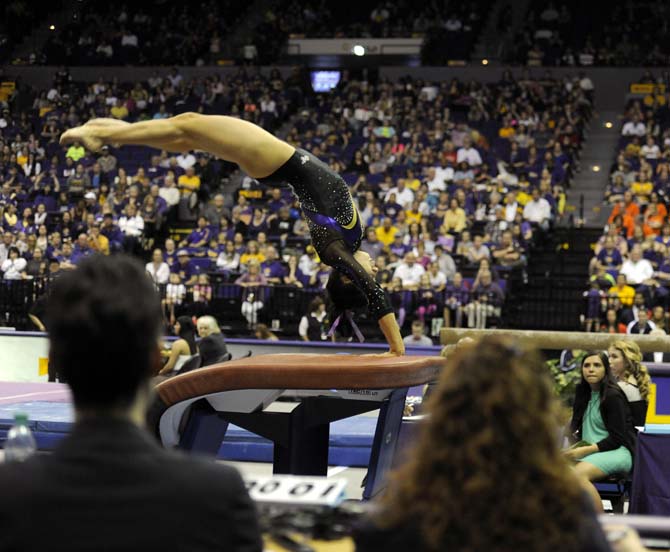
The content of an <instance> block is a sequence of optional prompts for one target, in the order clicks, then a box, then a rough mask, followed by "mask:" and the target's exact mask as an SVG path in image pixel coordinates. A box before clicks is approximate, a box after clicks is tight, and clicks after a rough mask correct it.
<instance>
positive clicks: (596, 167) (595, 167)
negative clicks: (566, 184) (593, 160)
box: [591, 165, 600, 172]
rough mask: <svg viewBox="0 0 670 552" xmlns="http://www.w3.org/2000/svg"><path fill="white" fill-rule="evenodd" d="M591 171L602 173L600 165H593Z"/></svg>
mask: <svg viewBox="0 0 670 552" xmlns="http://www.w3.org/2000/svg"><path fill="white" fill-rule="evenodd" d="M591 170H592V171H593V172H600V165H593V167H591Z"/></svg>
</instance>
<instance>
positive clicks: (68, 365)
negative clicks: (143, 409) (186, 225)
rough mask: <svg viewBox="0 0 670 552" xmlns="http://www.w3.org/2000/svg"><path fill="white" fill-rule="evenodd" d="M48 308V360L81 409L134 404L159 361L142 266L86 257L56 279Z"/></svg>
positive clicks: (153, 299)
mask: <svg viewBox="0 0 670 552" xmlns="http://www.w3.org/2000/svg"><path fill="white" fill-rule="evenodd" d="M47 314H48V318H49V321H50V327H49V342H50V350H49V362H50V363H52V365H53V368H54V369H55V371H56V373H58V374H59V376H60V377H61V378H62V379H65V380H66V381H67V382H68V384H69V386H70V388H71V389H72V395H73V398H74V403H75V407H76V408H77V409H78V410H80V411H82V410H83V411H87V412H94V411H110V410H118V409H124V408H129V407H131V406H132V405H134V403H135V401H136V399H137V397H138V391H139V390H140V389H142V388H144V389H147V390H148V386H147V383H148V380H149V377H150V376H151V375H152V374H153V373H154V371H155V368H156V366H155V365H156V364H157V363H159V362H160V360H159V353H158V338H159V336H160V331H161V312H160V303H159V298H158V296H157V294H156V292H155V290H154V288H153V285H152V283H151V281H150V280H149V279H148V278H147V277H146V273H145V271H144V267H143V266H142V265H141V264H140V263H138V262H137V261H136V260H134V259H132V258H130V257H127V256H124V255H115V256H114V257H106V256H103V255H92V256H90V257H88V258H86V259H84V260H83V261H82V262H81V263H79V265H78V266H77V267H76V268H75V269H74V270H72V271H70V272H68V273H67V274H63V275H61V276H60V277H59V278H58V279H57V280H56V282H55V284H54V286H53V288H52V292H51V295H50V297H49V301H48V303H47Z"/></svg>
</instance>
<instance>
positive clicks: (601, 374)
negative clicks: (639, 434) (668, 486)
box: [565, 351, 635, 481]
mask: <svg viewBox="0 0 670 552" xmlns="http://www.w3.org/2000/svg"><path fill="white" fill-rule="evenodd" d="M570 427H571V430H572V433H573V436H574V438H575V440H576V441H583V443H580V446H576V447H573V448H571V449H569V450H567V451H566V453H565V454H566V456H568V458H571V459H572V460H577V461H578V463H577V466H576V469H577V472H578V473H580V474H582V475H583V476H585V477H586V478H587V479H588V480H589V481H597V480H599V479H605V478H606V477H609V476H610V475H614V474H626V473H628V472H630V470H631V468H632V466H633V448H634V445H635V430H634V428H633V422H632V417H631V413H630V408H629V406H628V401H627V400H626V395H624V393H623V391H622V390H621V388H620V387H619V386H618V385H617V383H616V380H615V379H614V376H613V375H612V373H611V370H610V364H609V359H608V357H607V353H605V352H604V351H598V352H594V353H590V354H587V355H586V356H585V357H584V359H583V360H582V378H581V381H580V383H579V385H578V386H577V390H576V393H575V404H574V407H573V411H572V422H571V424H570Z"/></svg>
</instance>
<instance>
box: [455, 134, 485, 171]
mask: <svg viewBox="0 0 670 552" xmlns="http://www.w3.org/2000/svg"><path fill="white" fill-rule="evenodd" d="M456 162H457V163H463V162H466V163H467V164H468V165H469V166H470V167H476V166H479V165H481V164H482V157H481V155H480V154H479V152H478V151H477V149H475V148H474V147H473V145H472V140H471V139H470V138H469V137H466V138H465V139H464V140H463V147H461V148H459V149H458V151H457V152H456Z"/></svg>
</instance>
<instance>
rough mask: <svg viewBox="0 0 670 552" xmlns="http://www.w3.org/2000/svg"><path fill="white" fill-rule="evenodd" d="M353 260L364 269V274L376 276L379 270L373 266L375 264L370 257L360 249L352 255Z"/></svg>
mask: <svg viewBox="0 0 670 552" xmlns="http://www.w3.org/2000/svg"><path fill="white" fill-rule="evenodd" d="M354 259H356V260H357V261H358V263H359V264H360V265H361V266H362V267H363V268H364V269H365V272H367V273H368V274H369V275H370V276H372V277H374V275H375V274H377V271H378V270H379V269H378V268H377V267H376V266H375V263H374V262H372V257H370V255H369V254H368V253H366V252H365V251H361V250H360V249H359V250H358V251H356V252H355V253H354Z"/></svg>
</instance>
